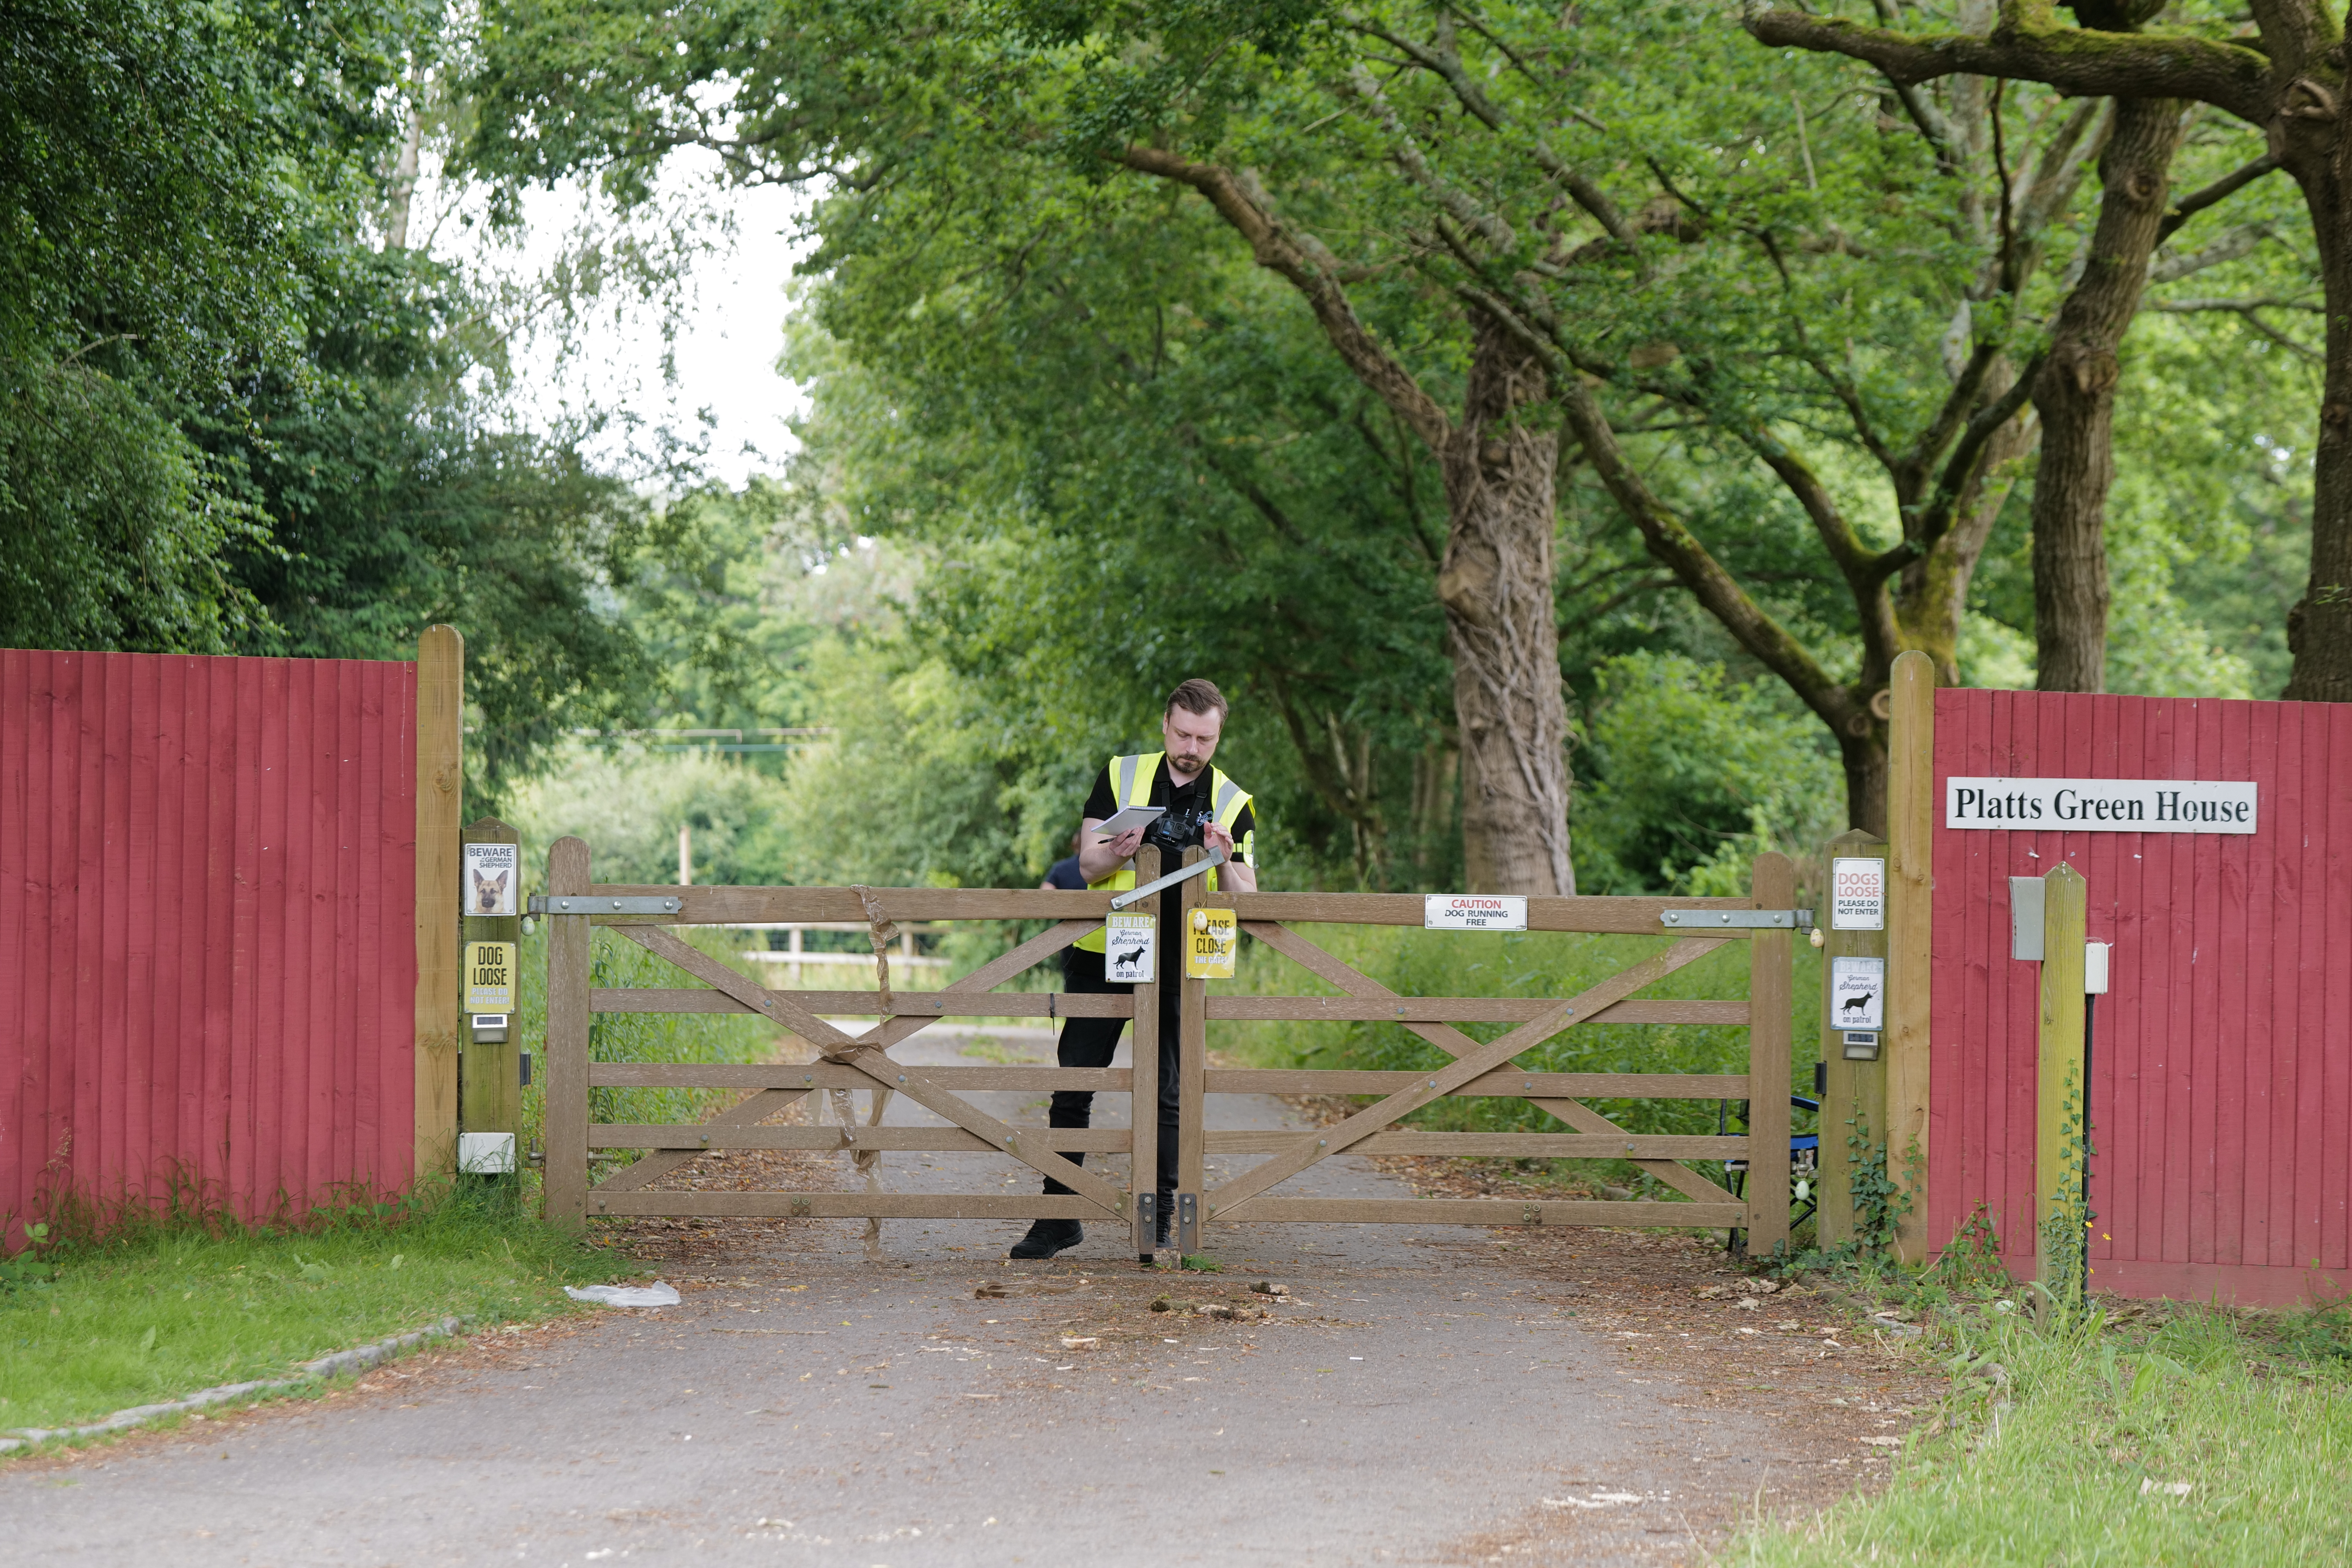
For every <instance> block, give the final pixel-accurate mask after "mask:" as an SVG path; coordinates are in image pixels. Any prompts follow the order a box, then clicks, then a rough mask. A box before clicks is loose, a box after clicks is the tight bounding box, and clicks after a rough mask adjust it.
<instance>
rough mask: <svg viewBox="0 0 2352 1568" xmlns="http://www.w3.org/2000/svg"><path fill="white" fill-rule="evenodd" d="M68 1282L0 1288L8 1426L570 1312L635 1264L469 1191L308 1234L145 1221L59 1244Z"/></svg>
mask: <svg viewBox="0 0 2352 1568" xmlns="http://www.w3.org/2000/svg"><path fill="white" fill-rule="evenodd" d="M46 1261H47V1262H48V1263H50V1264H52V1265H54V1266H55V1278H54V1279H50V1280H47V1281H38V1280H28V1281H26V1282H25V1283H22V1284H20V1285H17V1286H16V1287H15V1288H12V1289H0V1431H5V1430H8V1429H12V1428H16V1427H24V1426H70V1425H75V1424H78V1423H86V1422H90V1421H95V1420H99V1419H100V1418H102V1417H104V1416H106V1415H111V1414H112V1413H113V1412H115V1411H117V1410H120V1409H123V1408H125V1407H127V1406H130V1405H143V1404H149V1403H152V1402H156V1401H160V1400H166V1399H175V1398H179V1397H182V1396H184V1395H185V1394H191V1393H194V1391H196V1390H197V1389H200V1388H206V1387H210V1386H212V1385H214V1384H223V1383H239V1382H246V1381H249V1380H254V1379H260V1378H268V1377H282V1376H289V1375H292V1369H293V1368H294V1366H295V1365H296V1363H300V1362H304V1361H310V1360H313V1359H315V1358H317V1357H319V1356H321V1355H325V1354H327V1353H329V1352H332V1351H337V1350H342V1349H345V1348H348V1347H350V1346H352V1345H357V1344H362V1343H367V1342H372V1341H374V1340H379V1339H383V1338H385V1337H386V1336H388V1335H392V1334H395V1333H402V1332H405V1331H410V1330H413V1329H415V1328H418V1327H420V1326H422V1325H424V1324H425V1323H427V1322H430V1321H435V1320H437V1319H440V1318H443V1317H447V1316H452V1315H455V1316H458V1317H471V1318H473V1319H475V1320H476V1321H478V1322H481V1323H492V1322H497V1321H501V1320H514V1319H522V1318H539V1317H545V1316H548V1315H550V1314H552V1313H556V1312H561V1311H564V1310H571V1309H572V1302H571V1300H569V1298H567V1297H566V1296H565V1295H564V1294H563V1287H564V1286H565V1285H567V1284H584V1283H588V1282H591V1281H596V1280H604V1279H614V1278H617V1277H619V1276H620V1275H622V1274H625V1273H630V1272H634V1270H633V1269H632V1268H630V1266H629V1264H628V1261H627V1260H626V1259H625V1258H616V1257H614V1256H612V1255H610V1254H609V1253H604V1252H600V1251H598V1250H597V1249H595V1248H593V1247H585V1246H583V1245H582V1244H581V1243H580V1242H578V1241H575V1240H574V1239H572V1237H568V1236H566V1235H564V1234H563V1233H562V1232H560V1231H556V1230H552V1229H550V1228H549V1227H548V1226H543V1225H541V1224H540V1223H539V1222H537V1221H536V1220H532V1219H527V1218H524V1217H521V1216H520V1215H515V1214H513V1213H511V1212H500V1208H499V1206H498V1205H494V1204H492V1203H490V1202H488V1201H485V1200H482V1199H478V1198H475V1197H471V1196H468V1195H466V1194H460V1195H457V1196H454V1197H451V1198H448V1199H446V1200H445V1201H443V1202H441V1203H440V1204H438V1205H435V1206H434V1207H432V1208H430V1209H421V1208H404V1207H401V1206H396V1205H381V1206H376V1207H370V1208H365V1209H356V1210H349V1211H344V1212H341V1213H335V1214H322V1215H319V1216H317V1223H316V1224H315V1226H310V1227H306V1228H304V1229H302V1230H300V1231H298V1232H289V1231H286V1230H283V1229H255V1230H247V1229H243V1228H239V1227H236V1226H220V1225H215V1226H210V1227H195V1226H176V1227H175V1226H163V1225H161V1224H154V1225H149V1226H137V1225H134V1226H132V1227H131V1228H128V1229H126V1230H123V1231H121V1232H119V1233H118V1234H117V1235H116V1236H115V1237H113V1238H112V1239H110V1240H107V1241H104V1242H100V1243H94V1244H79V1245H70V1246H61V1247H57V1248H55V1249H54V1250H53V1251H52V1252H51V1254H50V1256H49V1257H48V1258H47V1260H46Z"/></svg>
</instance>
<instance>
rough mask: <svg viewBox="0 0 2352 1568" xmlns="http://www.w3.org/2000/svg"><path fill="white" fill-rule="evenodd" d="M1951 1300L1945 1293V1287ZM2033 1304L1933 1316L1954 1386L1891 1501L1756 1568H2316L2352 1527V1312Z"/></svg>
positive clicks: (1782, 1531)
mask: <svg viewBox="0 0 2352 1568" xmlns="http://www.w3.org/2000/svg"><path fill="white" fill-rule="evenodd" d="M1938 1294H1942V1292H1939V1291H1936V1290H1933V1289H1930V1290H1929V1291H1928V1292H1927V1295H1928V1296H1929V1297H1931V1298H1932V1297H1933V1296H1936V1295H1938ZM2004 1301H2007V1302H2010V1303H2012V1304H2014V1305H2015V1306H2016V1307H2018V1308H2020V1309H2021V1308H2022V1307H2023V1306H2024V1305H2025V1304H2026V1303H2025V1301H2024V1300H2021V1299H2020V1298H2019V1297H2018V1296H2016V1295H2015V1294H2013V1293H2012V1294H2010V1295H2008V1296H2005V1297H2002V1298H2000V1299H1993V1300H1986V1299H1979V1300H1962V1301H1953V1302H1951V1303H1950V1304H1949V1305H1948V1306H1947V1307H1944V1308H1942V1309H1941V1310H1937V1308H1935V1307H1934V1306H1932V1305H1931V1306H1929V1308H1928V1310H1927V1312H1926V1313H1925V1314H1923V1315H1924V1316H1925V1318H1926V1321H1927V1325H1928V1332H1929V1333H1930V1334H1931V1335H1933V1336H1935V1339H1934V1342H1935V1344H1936V1346H1937V1349H1938V1350H1939V1351H1940V1352H1942V1353H1943V1354H1944V1355H1945V1357H1946V1364H1947V1366H1948V1370H1949V1371H1950V1372H1951V1373H1952V1374H1953V1377H1952V1384H1951V1392H1950V1394H1948V1396H1947V1398H1946V1400H1945V1402H1944V1404H1943V1406H1942V1408H1941V1409H1940V1410H1939V1411H1938V1412H1937V1417H1936V1419H1935V1420H1934V1421H1933V1422H1932V1423H1930V1425H1929V1426H1927V1427H1926V1428H1924V1429H1922V1430H1921V1431H1920V1432H1919V1433H1917V1434H1916V1435H1915V1436H1913V1437H1912V1438H1911V1440H1910V1442H1909V1444H1908V1445H1907V1447H1906V1449H1905V1451H1904V1453H1903V1456H1902V1458H1901V1459H1900V1461H1899V1463H1898V1465H1897V1468H1896V1469H1895V1476H1894V1479H1893V1482H1892V1484H1891V1485H1890V1486H1889V1487H1888V1488H1887V1489H1885V1490H1884V1491H1882V1492H1879V1493H1876V1494H1874V1495H1872V1496H1868V1497H1856V1498H1853V1499H1850V1500H1847V1501H1845V1502H1843V1503H1840V1504H1839V1505H1837V1506H1836V1507H1833V1508H1832V1509H1830V1510H1827V1511H1825V1512H1823V1513H1822V1514H1821V1515H1819V1516H1817V1517H1815V1518H1813V1519H1811V1520H1807V1521H1797V1522H1793V1523H1788V1524H1781V1523H1763V1524H1759V1525H1757V1526H1755V1527H1753V1528H1751V1529H1750V1530H1748V1531H1747V1532H1746V1533H1745V1534H1744V1535H1742V1536H1741V1537H1740V1538H1739V1539H1738V1541H1736V1542H1734V1543H1733V1545H1732V1546H1731V1548H1730V1549H1729V1550H1728V1551H1727V1552H1726V1553H1725V1554H1724V1557H1723V1559H1722V1561H1724V1562H1726V1563H1743V1564H1759V1565H1764V1564H1770V1565H1776V1568H1779V1565H1789V1568H1794V1565H1799V1564H1807V1565H1810V1564H1821V1563H1838V1564H1844V1563H1888V1564H1895V1563H1933V1564H1942V1563H1953V1564H1958V1563H1967V1564H1970V1565H1977V1564H1989V1565H1996V1568H1998V1565H2007V1564H2017V1565H2020V1568H2025V1565H2031V1568H2050V1565H2053V1564H2076V1563H2081V1564H2092V1563H2132V1564H2139V1563H2229V1564H2239V1563H2246V1564H2263V1563H2282V1564H2285V1563H2294V1564H2305V1563H2319V1562H2334V1561H2340V1560H2341V1556H2342V1552H2343V1550H2344V1539H2345V1537H2344V1530H2345V1526H2344V1521H2345V1519H2346V1518H2347V1515H2352V1309H2347V1306H2346V1305H2345V1304H2344V1303H2341V1302H2339V1303H2337V1304H2336V1305H2335V1306H2334V1307H2332V1308H2329V1309H2326V1310H2318V1311H2307V1312H2300V1313H2258V1312H2233V1311H2229V1310H2221V1309H2216V1308H2210V1307H2199V1306H2195V1305H2179V1304H2175V1303H2168V1302H2158V1303H2137V1302H2134V1303H2108V1304H2106V1305H2105V1306H2102V1307H2094V1308H2093V1309H2091V1310H2087V1311H2080V1312H2064V1311H2060V1310H2051V1311H2050V1312H2048V1313H2047V1314H2045V1320H2044V1321H2042V1322H2041V1323H2039V1324H2037V1323H2035V1322H2033V1321H2031V1320H2030V1317H2029V1316H2028V1314H2027V1313H2026V1312H2025V1311H2023V1310H2007V1309H2006V1308H2004V1306H2003V1302H2004Z"/></svg>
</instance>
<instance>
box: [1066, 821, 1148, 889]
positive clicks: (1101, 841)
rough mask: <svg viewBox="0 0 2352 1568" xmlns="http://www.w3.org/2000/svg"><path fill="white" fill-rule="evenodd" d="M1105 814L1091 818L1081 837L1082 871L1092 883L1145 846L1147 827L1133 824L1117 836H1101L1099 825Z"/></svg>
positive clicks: (1125, 861)
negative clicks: (1097, 832)
mask: <svg viewBox="0 0 2352 1568" xmlns="http://www.w3.org/2000/svg"><path fill="white" fill-rule="evenodd" d="M1102 820H1103V819H1102V818H1101V817H1098V816H1090V817H1088V818H1087V823H1086V831H1085V836H1084V837H1081V838H1080V839H1079V841H1078V875H1080V876H1082V877H1084V878H1085V879H1087V883H1088V884H1089V885H1091V884H1093V883H1096V882H1099V881H1101V880H1102V879H1104V878H1105V877H1108V876H1109V875H1110V874H1111V873H1112V872H1113V871H1116V870H1118V868H1119V867H1121V866H1123V865H1125V864H1126V863H1127V859H1128V857H1129V856H1131V855H1133V854H1134V853H1135V852H1136V851H1137V850H1138V849H1139V848H1141V847H1143V829H1142V828H1140V827H1130V828H1129V829H1128V830H1127V831H1126V832H1124V833H1122V834H1120V835H1119V836H1118V837H1116V838H1097V837H1095V836H1094V833H1095V829H1096V828H1097V827H1099V826H1102Z"/></svg>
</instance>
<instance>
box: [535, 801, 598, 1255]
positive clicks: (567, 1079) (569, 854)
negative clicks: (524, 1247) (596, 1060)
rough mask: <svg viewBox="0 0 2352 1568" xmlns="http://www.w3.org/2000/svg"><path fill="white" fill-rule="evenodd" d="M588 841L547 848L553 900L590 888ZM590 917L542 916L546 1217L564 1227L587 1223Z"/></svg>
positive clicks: (568, 841) (565, 840)
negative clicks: (544, 918) (544, 933)
mask: <svg viewBox="0 0 2352 1568" xmlns="http://www.w3.org/2000/svg"><path fill="white" fill-rule="evenodd" d="M589 870H590V866H589V859H588V846H587V845H586V844H585V843H584V842H583V841H582V840H580V839H577V838H559V839H557V840H556V841H555V843H554V844H553V845H552V846H551V847H550V848H549V849H548V851H547V893H548V898H549V900H550V907H551V908H552V907H553V900H555V899H557V898H559V897H562V896H565V895H572V896H577V895H579V894H582V893H585V892H586V891H587V890H588V888H589V885H590V883H591V882H592V881H593V878H592V877H591V876H590V875H589ZM589 936H590V933H589V930H588V917H587V916H586V915H584V914H578V915H556V914H551V915H549V916H548V917H547V1100H546V1114H545V1122H546V1138H547V1163H546V1164H545V1166H544V1167H543V1169H544V1170H545V1172H546V1181H545V1184H544V1186H543V1189H542V1191H543V1193H544V1196H545V1203H546V1215H547V1219H548V1223H550V1224H551V1225H560V1226H563V1227H565V1228H566V1229H568V1230H580V1229H583V1228H584V1227H585V1226H587V1224H588V958H589V954H588V943H589Z"/></svg>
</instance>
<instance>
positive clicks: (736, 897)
mask: <svg viewBox="0 0 2352 1568" xmlns="http://www.w3.org/2000/svg"><path fill="white" fill-rule="evenodd" d="M872 890H873V891H874V892H875V894H876V895H877V897H879V898H880V899H881V900H882V901H883V904H884V906H885V907H886V908H887V909H888V910H890V911H891V913H893V914H894V915H895V914H897V913H898V911H899V910H902V909H919V910H922V911H923V912H922V913H921V914H920V915H919V916H915V917H911V918H915V919H920V920H927V921H1068V920H1095V921H1099V920H1101V919H1102V918H1103V917H1104V916H1106V915H1108V913H1110V900H1111V897H1112V895H1110V894H1109V893H1107V892H1092V891H1085V890H1081V891H1076V892H1064V891H1061V890H1059V889H1044V888H877V889H872ZM588 891H589V896H590V897H592V898H596V899H608V898H610V899H631V898H672V899H676V900H677V901H678V908H677V912H676V913H675V914H668V913H664V914H600V913H597V912H595V911H593V910H591V911H590V912H589V913H588V914H587V916H586V918H587V919H588V920H589V921H593V923H594V924H597V925H600V926H601V925H689V926H692V925H709V926H716V925H738V924H740V923H741V922H742V921H757V920H794V921H797V920H803V919H819V918H822V919H825V920H843V921H856V922H857V923H858V924H860V925H863V924H864V923H865V922H866V906H865V904H864V903H863V902H862V901H861V900H860V899H859V897H858V895H857V892H856V889H850V888H723V887H707V888H702V887H698V888H677V887H667V886H665V885H663V884H661V883H658V882H656V883H645V884H627V885H623V884H617V883H616V884H613V885H610V886H598V887H596V888H594V889H589V890H588ZM1205 897H1206V898H1208V899H1210V900H1214V907H1216V908H1219V909H1232V910H1236V911H1237V912H1238V913H1239V915H1240V918H1241V919H1242V920H1244V921H1280V922H1285V923H1287V922H1291V921H1297V923H1299V924H1302V925H1388V926H1418V925H1420V924H1422V923H1423V920H1424V918H1425V917H1426V914H1427V912H1428V901H1427V900H1425V899H1423V897H1422V896H1421V895H1420V894H1418V893H1209V894H1206V895H1205ZM1766 907H1769V906H1766V905H1764V904H1760V903H1759V902H1758V901H1757V900H1754V899H1652V898H1614V897H1611V898H1575V899H1559V898H1529V899H1528V930H1529V931H1583V932H1588V933H1600V934H1602V935H1621V936H1657V935H1660V934H1661V933H1662V932H1664V931H1665V928H1664V926H1663V925H1662V924H1661V923H1660V921H1659V920H1658V917H1659V916H1660V915H1662V914H1664V913H1665V911H1666V910H1753V909H1762V908H1766ZM1706 934H1707V935H1708V936H1710V937H1723V938H1728V939H1730V940H1733V941H1741V940H1745V939H1747V938H1749V937H1756V936H1763V935H1769V934H1770V933H1769V932H1768V931H1751V930H1745V929H1733V930H1728V931H1707V933H1706Z"/></svg>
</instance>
